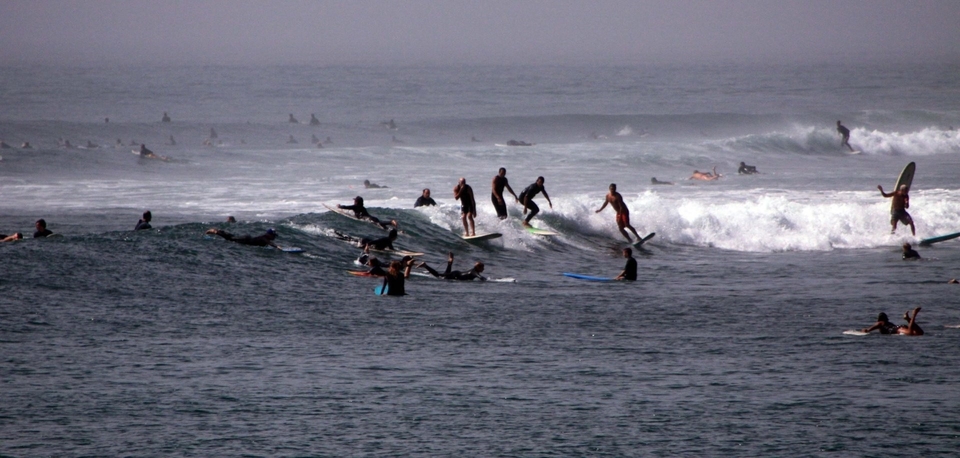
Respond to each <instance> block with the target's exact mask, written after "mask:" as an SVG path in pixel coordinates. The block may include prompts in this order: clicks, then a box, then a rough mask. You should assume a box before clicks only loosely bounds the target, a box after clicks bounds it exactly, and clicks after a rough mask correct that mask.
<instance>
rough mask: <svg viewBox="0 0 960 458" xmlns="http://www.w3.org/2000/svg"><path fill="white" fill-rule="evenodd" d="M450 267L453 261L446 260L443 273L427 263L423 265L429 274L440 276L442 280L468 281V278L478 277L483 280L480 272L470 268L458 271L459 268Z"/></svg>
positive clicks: (474, 278)
mask: <svg viewBox="0 0 960 458" xmlns="http://www.w3.org/2000/svg"><path fill="white" fill-rule="evenodd" d="M451 267H453V263H452V262H448V263H447V270H445V271H444V272H443V274H440V272H437V271H436V270H434V269H433V268H432V267H430V266H428V265H424V266H423V268H424V269H427V272H430V275H433V276H434V277H437V278H442V279H444V280H463V281H470V280H476V279H478V278H479V279H481V280H483V277H481V276H480V274H478V273H476V272H474V271H473V269H470V270H468V271H466V272H460V271H459V270H450V268H451Z"/></svg>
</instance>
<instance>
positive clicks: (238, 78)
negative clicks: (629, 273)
mask: <svg viewBox="0 0 960 458" xmlns="http://www.w3.org/2000/svg"><path fill="white" fill-rule="evenodd" d="M958 75H960V68H958V66H956V65H919V66H918V65H912V66H882V65H869V66H853V65H848V66H835V65H834V66H826V65H824V66H816V65H807V66H801V65H797V66H786V67H782V66H762V65H750V66H746V67H741V66H734V65H712V66H711V65H697V66H676V67H626V66H625V67H600V68H593V67H569V66H568V67H563V66H557V67H548V66H538V67H529V68H523V67H509V66H504V67H492V68H491V67H430V68H414V67H388V68H384V67H270V68H260V67H203V66H195V67H154V68H132V67H107V68H54V67H23V68H2V69H0V81H3V86H4V90H2V91H0V107H3V110H2V112H0V140H3V141H4V142H5V143H6V144H8V145H10V146H11V148H9V149H3V150H0V157H2V159H0V233H4V234H10V233H13V232H15V231H20V232H23V233H24V234H25V235H26V236H27V237H28V238H29V237H30V235H31V234H32V232H33V223H34V221H35V220H37V219H38V218H44V219H45V220H46V221H47V223H48V226H49V228H50V229H52V230H53V231H54V232H55V233H58V234H62V235H63V237H61V238H56V239H47V240H32V239H31V240H24V241H19V242H14V243H3V244H0V259H2V260H3V265H4V275H3V276H2V277H0V349H2V353H3V355H4V357H3V359H2V360H0V361H2V362H0V379H2V380H4V383H3V389H2V390H0V391H2V392H3V393H4V394H3V396H2V399H3V402H2V403H0V404H2V405H0V455H5V456H6V455H10V456H49V455H120V454H123V455H156V456H160V455H163V456H169V455H203V456H214V455H237V454H249V455H259V456H287V455H298V456H299V455H318V456H348V455H430V456H435V455H453V454H460V455H470V456H491V455H506V456H544V455H551V456H557V455H559V456H623V455H649V454H657V455H698V456H711V455H720V454H723V455H731V454H736V455H752V456H757V455H760V456H784V455H810V454H815V455H820V454H827V453H829V452H834V453H839V454H842V455H851V454H852V455H876V454H881V453H882V454H885V455H886V454H893V455H904V456H930V455H936V454H945V455H949V454H952V453H955V451H956V450H957V447H958V446H960V438H958V435H960V415H958V414H957V412H960V402H958V399H960V389H958V386H960V385H958V382H960V372H958V371H957V370H956V367H957V366H958V363H960V357H958V352H957V348H958V346H957V344H958V343H960V331H958V330H957V329H955V328H954V327H951V326H955V325H958V324H960V309H958V307H957V306H958V299H957V298H958V295H960V286H958V285H951V284H947V281H948V280H949V279H951V278H956V277H960V270H958V269H957V261H958V260H960V249H958V247H960V245H958V243H960V242H958V241H957V240H952V241H947V242H942V243H939V244H936V245H933V246H930V247H920V248H918V247H917V245H918V242H919V241H920V240H921V239H924V238H928V237H933V236H937V235H943V234H949V233H953V232H957V231H960V186H958V184H960V180H958V177H960V131H958V130H957V128H958V127H960V110H958V108H957V107H960V76H958ZM164 112H167V113H169V115H170V117H171V118H172V122H169V123H162V122H160V118H161V116H162V115H163V113H164ZM291 114H292V115H293V116H294V117H295V118H297V120H298V122H297V123H290V122H288V117H289V115H291ZM311 114H315V115H316V117H317V118H318V119H319V121H320V125H319V126H316V125H310V124H309V120H310V117H311ZM106 119H108V120H109V121H108V122H107V121H106ZM837 120H842V121H843V124H844V125H846V126H847V127H849V128H850V130H851V140H850V143H851V144H852V146H853V147H854V148H855V149H856V150H857V151H858V152H859V153H858V154H850V153H849V152H848V150H847V149H846V148H845V147H841V146H840V138H839V135H838V134H837V131H836V121H837ZM391 121H392V124H393V126H391ZM211 130H213V131H215V132H216V133H217V137H216V138H212V139H211V138H210V134H211ZM171 137H172V138H173V139H175V141H176V144H175V145H170V144H169V142H170V139H171ZM312 137H316V138H317V139H319V140H320V141H321V144H322V148H320V147H317V146H316V145H314V144H313V142H312V140H311V138H312ZM291 138H292V139H293V140H295V141H296V143H289V140H290V139H291ZM64 140H69V141H70V143H71V144H72V145H74V146H85V145H87V143H88V142H91V143H93V144H96V145H98V146H97V147H91V148H86V147H83V148H64V147H63V146H62V143H63V141H64ZM118 140H119V142H120V144H121V146H116V144H117V141H118ZM206 140H209V143H210V144H209V145H204V142H205V141H206ZM508 140H521V141H526V142H529V143H533V146H527V147H510V146H505V144H506V143H507V141H508ZM24 142H29V143H30V144H31V145H32V146H33V149H21V148H19V147H20V145H21V144H23V143H24ZM141 143H143V144H145V145H146V146H147V147H148V148H150V149H151V150H153V151H154V152H156V153H157V154H159V155H163V156H167V157H169V158H170V160H169V161H167V162H164V161H158V160H151V159H143V158H139V157H138V156H137V155H135V154H131V152H132V150H138V149H139V145H140V144H141ZM741 161H742V162H745V163H746V164H749V165H754V166H756V167H757V169H758V170H759V171H760V174H757V175H738V174H737V168H738V164H739V163H740V162H741ZM909 162H915V163H916V167H917V171H916V176H915V178H914V181H913V186H912V188H911V190H910V209H909V211H910V214H911V215H912V216H913V218H914V220H915V221H916V226H917V234H916V236H913V235H911V234H910V231H909V228H905V227H900V228H899V229H898V230H897V231H896V232H895V233H893V234H891V231H890V222H889V219H890V214H889V211H890V199H885V198H883V197H882V196H881V195H880V192H879V190H878V189H877V185H882V186H883V188H884V190H885V191H887V192H890V191H892V190H893V187H894V183H895V182H896V179H897V176H898V174H899V173H900V171H901V170H902V169H903V167H904V166H905V165H906V164H907V163H909ZM499 167H506V169H507V178H508V179H509V180H510V185H511V186H512V188H513V190H514V191H515V192H516V193H517V194H519V193H520V191H521V190H522V189H523V188H525V187H526V186H527V185H529V184H530V183H532V182H533V181H534V180H535V179H536V177H537V176H543V177H545V188H546V190H547V193H549V196H550V199H551V201H552V203H553V208H550V206H549V205H548V203H547V201H546V199H545V198H544V196H542V195H541V196H538V197H537V198H536V202H537V204H538V205H539V206H540V208H541V213H540V215H538V216H537V218H536V219H534V225H536V226H537V227H540V228H544V229H549V230H552V231H555V232H557V233H559V235H558V236H556V237H537V236H532V235H530V234H528V233H527V232H525V231H524V230H523V229H522V228H521V226H520V220H521V218H522V216H523V215H522V214H521V210H522V208H521V207H520V206H519V205H518V204H516V203H515V202H514V201H513V199H512V197H509V196H508V199H507V201H508V207H509V212H510V218H509V219H508V220H507V221H502V222H501V221H500V220H498V219H497V217H496V214H495V212H494V209H493V207H492V205H491V203H490V197H489V189H490V180H491V178H492V177H493V176H494V175H495V174H496V172H497V169H498V168H499ZM714 168H716V171H717V172H719V173H720V174H722V175H723V177H722V178H721V179H719V180H717V181H712V182H701V181H691V180H688V179H687V178H688V177H690V176H691V174H692V173H693V171H694V170H699V171H711V170H713V169H714ZM460 177H464V178H466V180H467V183H468V184H470V185H472V187H473V189H474V191H475V194H476V198H477V203H478V207H479V215H478V218H477V221H476V224H477V232H478V233H479V232H500V233H502V234H503V237H502V238H499V239H496V240H493V241H489V242H482V243H476V244H469V243H466V242H464V241H463V240H461V239H460V238H459V235H460V234H461V233H462V226H461V222H460V214H459V212H460V207H459V202H457V201H456V200H454V199H453V195H452V188H453V186H454V185H455V184H456V183H457V179H458V178H460ZM654 177H656V178H657V180H659V181H668V182H672V183H673V184H672V185H654V184H652V183H651V179H652V178H654ZM364 180H369V181H371V182H373V183H376V184H379V185H382V186H386V187H385V188H377V189H365V188H364V185H363V181H364ZM610 183H616V184H617V185H618V188H619V191H620V192H621V193H622V194H623V196H624V198H625V200H626V202H627V205H628V207H629V209H630V217H631V222H632V224H633V225H634V227H636V228H637V231H638V232H640V233H641V235H643V234H647V233H651V232H655V233H656V234H657V235H656V237H655V238H654V239H653V240H651V241H650V242H648V243H647V244H645V245H644V249H643V250H639V252H638V253H637V258H638V261H639V264H640V277H641V278H640V280H639V281H638V282H636V283H633V284H621V283H616V284H608V283H588V282H580V281H577V280H573V279H569V278H566V277H563V276H561V275H560V274H561V273H562V272H577V273H582V274H587V275H599V276H608V277H612V276H615V275H617V274H618V273H619V272H620V270H621V269H622V267H623V262H624V261H623V259H622V258H621V257H620V253H619V250H620V249H621V248H622V247H624V246H626V243H625V240H624V239H623V237H622V236H621V235H620V234H619V232H618V231H617V228H616V224H615V222H614V213H613V211H612V210H611V209H606V210H604V211H603V212H601V213H599V214H598V213H596V210H597V209H598V208H600V205H601V204H602V202H603V198H604V195H605V193H606V189H607V186H608V185H609V184H610ZM423 188H430V189H431V190H432V192H433V197H434V198H435V199H436V200H437V202H438V206H436V207H427V208H418V209H414V208H413V203H414V201H415V200H416V198H417V197H418V196H419V195H420V193H421V190H422V189H423ZM357 195H360V196H363V197H364V200H365V202H366V206H367V207H368V208H370V209H371V212H372V213H373V214H375V215H377V216H379V217H380V218H381V219H397V220H398V221H399V222H400V226H401V228H402V229H403V230H404V232H405V235H402V236H401V237H400V238H399V240H398V241H397V245H398V247H399V248H401V249H407V250H412V251H419V252H423V253H425V255H424V256H423V257H422V258H423V259H424V260H426V261H427V262H428V263H430V264H431V265H433V266H436V267H440V268H442V267H443V264H444V262H445V261H446V255H447V252H450V251H452V252H454V253H455V254H456V256H457V258H456V266H455V268H462V269H466V268H468V267H469V265H470V264H472V262H473V261H475V260H482V261H484V262H485V263H486V264H487V274H488V275H489V276H490V278H491V279H503V280H508V281H504V282H487V283H479V282H473V283H450V282H443V281H437V280H434V279H431V278H426V277H423V276H414V277H411V279H409V280H408V282H407V293H408V296H407V297H404V298H400V299H396V298H381V297H375V296H374V295H373V293H372V289H373V286H374V285H375V284H376V282H375V281H372V280H367V279H361V278H355V277H353V276H350V275H347V274H346V272H345V271H346V270H348V269H354V268H356V267H357V266H356V265H355V264H354V263H353V260H354V259H355V258H356V256H357V255H358V254H359V253H358V250H357V249H356V248H354V247H351V246H350V245H348V244H345V243H343V242H341V241H338V240H336V239H334V238H333V237H331V235H332V234H333V231H334V230H336V231H341V232H345V233H348V234H351V235H356V236H362V237H377V236H381V235H383V233H382V232H380V231H379V230H378V229H376V228H375V227H374V226H372V225H369V224H366V223H362V222H357V221H352V220H350V219H347V218H344V217H343V216H340V215H336V214H334V213H332V212H328V211H327V210H326V209H325V208H324V206H323V204H324V203H326V204H329V205H333V204H336V203H342V204H348V203H350V202H351V200H352V199H353V197H354V196H357ZM147 209H149V210H151V211H152V213H153V215H154V220H153V226H154V228H155V229H154V230H151V231H146V232H137V233H134V232H132V231H131V230H132V228H133V226H134V225H135V224H136V221H137V219H138V218H139V215H140V213H141V212H143V211H144V210H147ZM227 215H232V216H235V217H236V218H237V220H238V221H239V222H238V223H237V224H234V225H227V224H226V223H223V221H224V220H225V218H226V217H227ZM210 227H220V228H222V229H226V230H229V231H231V232H234V233H237V234H246V233H249V234H252V235H257V234H260V233H262V232H263V231H264V230H265V229H267V228H270V227H273V228H275V229H277V231H278V233H279V235H280V237H279V238H278V240H277V242H278V243H279V244H281V245H285V246H297V247H300V248H303V249H304V250H305V251H304V253H303V254H289V253H281V252H277V251H273V250H268V249H262V248H252V247H245V246H239V245H234V244H229V243H227V242H224V241H222V240H219V239H216V240H212V239H210V238H209V237H207V238H205V237H203V232H204V230H206V229H207V228H210ZM904 242H908V243H912V244H913V245H914V248H918V249H919V251H920V254H921V255H922V256H923V258H924V259H923V260H921V261H917V262H906V261H902V260H901V259H900V245H901V244H902V243H904ZM387 257H388V258H389V256H387ZM509 280H516V281H515V282H514V281H509ZM918 306H919V307H922V312H921V313H920V315H919V318H918V322H919V323H920V324H921V326H923V328H924V330H925V331H926V335H925V336H923V337H916V338H908V337H890V336H879V335H870V336H866V337H856V336H848V335H843V334H842V332H843V331H844V330H847V329H860V328H863V327H866V326H869V325H871V324H873V320H874V319H875V317H876V316H877V313H879V312H881V311H885V312H886V313H888V314H889V315H890V316H891V317H897V318H899V316H901V315H902V312H903V311H904V310H907V309H913V308H914V307H918Z"/></svg>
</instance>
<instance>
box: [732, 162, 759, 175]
mask: <svg viewBox="0 0 960 458" xmlns="http://www.w3.org/2000/svg"><path fill="white" fill-rule="evenodd" d="M737 173H738V174H740V175H753V174H754V173H760V172H758V171H757V167H756V166H753V165H747V164H745V163H743V162H741V163H740V168H739V169H737Z"/></svg>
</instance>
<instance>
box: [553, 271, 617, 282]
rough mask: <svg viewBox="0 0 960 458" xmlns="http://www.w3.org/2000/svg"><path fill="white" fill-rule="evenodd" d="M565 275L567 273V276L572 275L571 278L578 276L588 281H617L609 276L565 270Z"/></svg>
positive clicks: (579, 278)
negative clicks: (595, 275) (596, 275)
mask: <svg viewBox="0 0 960 458" xmlns="http://www.w3.org/2000/svg"><path fill="white" fill-rule="evenodd" d="M563 275H565V276H567V277H570V278H576V279H577V280H586V281H616V280H614V279H612V278H609V277H594V276H591V275H582V274H574V273H570V272H564V273H563Z"/></svg>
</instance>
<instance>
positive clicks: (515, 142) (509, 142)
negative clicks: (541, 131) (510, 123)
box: [507, 140, 533, 146]
mask: <svg viewBox="0 0 960 458" xmlns="http://www.w3.org/2000/svg"><path fill="white" fill-rule="evenodd" d="M507 146H533V143H527V142H525V141H523V140H507Z"/></svg>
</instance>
